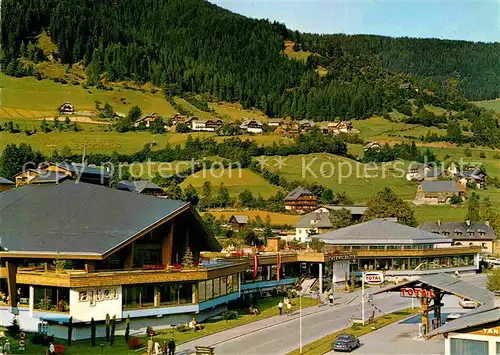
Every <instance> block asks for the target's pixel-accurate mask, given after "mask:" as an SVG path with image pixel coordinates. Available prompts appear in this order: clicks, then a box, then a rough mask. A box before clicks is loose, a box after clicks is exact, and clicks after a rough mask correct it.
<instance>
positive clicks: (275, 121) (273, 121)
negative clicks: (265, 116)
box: [267, 118, 283, 127]
mask: <svg viewBox="0 0 500 355" xmlns="http://www.w3.org/2000/svg"><path fill="white" fill-rule="evenodd" d="M282 124H283V120H282V119H281V118H270V119H269V121H268V123H267V125H268V126H269V127H280V126H281V125H282Z"/></svg>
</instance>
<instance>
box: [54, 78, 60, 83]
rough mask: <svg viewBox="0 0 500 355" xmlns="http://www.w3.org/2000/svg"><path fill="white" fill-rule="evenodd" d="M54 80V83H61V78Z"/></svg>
mask: <svg viewBox="0 0 500 355" xmlns="http://www.w3.org/2000/svg"><path fill="white" fill-rule="evenodd" d="M52 80H53V81H54V83H58V82H60V81H61V80H60V79H59V78H53V79H52Z"/></svg>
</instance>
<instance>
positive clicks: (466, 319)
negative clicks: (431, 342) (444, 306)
mask: <svg viewBox="0 0 500 355" xmlns="http://www.w3.org/2000/svg"><path fill="white" fill-rule="evenodd" d="M499 320H500V308H498V307H497V308H492V309H488V310H484V311H482V312H474V313H472V312H469V313H466V314H465V315H463V316H461V317H459V318H457V319H454V320H452V321H450V322H447V323H445V324H443V325H442V326H441V327H439V328H437V329H434V330H433V331H431V332H430V333H429V334H428V336H429V337H433V336H435V335H438V334H443V333H450V332H456V331H459V330H462V329H467V328H470V327H478V326H481V325H484V324H488V323H493V322H498V321H499Z"/></svg>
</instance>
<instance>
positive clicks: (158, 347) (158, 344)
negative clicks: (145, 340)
mask: <svg viewBox="0 0 500 355" xmlns="http://www.w3.org/2000/svg"><path fill="white" fill-rule="evenodd" d="M155 355H160V343H159V342H158V341H155Z"/></svg>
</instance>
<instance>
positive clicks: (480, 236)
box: [419, 221, 497, 254]
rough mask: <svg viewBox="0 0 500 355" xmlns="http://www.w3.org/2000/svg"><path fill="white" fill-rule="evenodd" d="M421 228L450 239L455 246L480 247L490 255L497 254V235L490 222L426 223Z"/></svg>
mask: <svg viewBox="0 0 500 355" xmlns="http://www.w3.org/2000/svg"><path fill="white" fill-rule="evenodd" d="M419 228H420V229H423V230H426V231H428V232H432V233H437V234H441V235H444V236H445V237H449V238H451V239H452V240H453V245H463V246H478V247H481V249H482V252H483V253H488V254H493V253H495V252H496V250H495V241H496V239H497V235H496V233H495V231H494V230H493V228H491V227H490V224H489V223H488V222H475V221H463V222H441V221H438V222H425V223H423V224H421V225H420V226H419Z"/></svg>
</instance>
